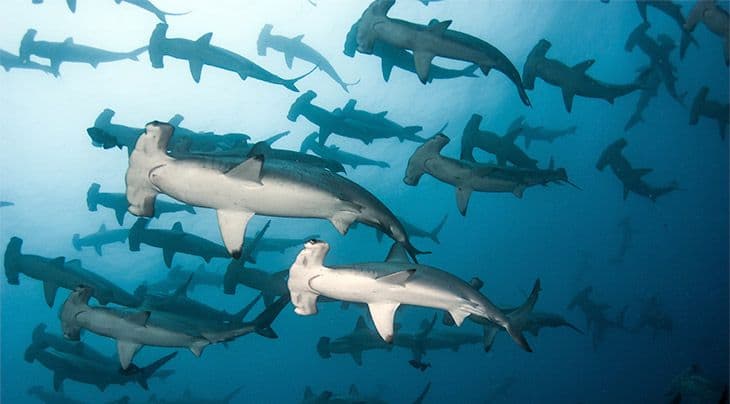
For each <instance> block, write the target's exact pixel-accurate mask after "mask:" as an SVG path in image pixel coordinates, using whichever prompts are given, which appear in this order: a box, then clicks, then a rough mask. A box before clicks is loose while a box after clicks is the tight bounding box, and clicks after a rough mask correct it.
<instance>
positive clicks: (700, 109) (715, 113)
mask: <svg viewBox="0 0 730 404" xmlns="http://www.w3.org/2000/svg"><path fill="white" fill-rule="evenodd" d="M709 92H710V89H709V88H708V87H707V86H704V87H702V88H701V89H700V91H698V92H697V95H696V96H695V98H694V100H693V101H692V109H690V112H689V124H690V125H697V122H699V120H700V117H705V118H708V119H713V120H715V121H716V122H717V128H718V129H719V130H720V138H721V139H723V140H725V137H726V136H727V131H728V129H727V128H728V121H729V120H730V118H728V116H729V115H730V104H728V103H725V104H723V103H722V102H718V101H715V100H708V99H707V94H709Z"/></svg>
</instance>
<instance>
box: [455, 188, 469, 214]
mask: <svg viewBox="0 0 730 404" xmlns="http://www.w3.org/2000/svg"><path fill="white" fill-rule="evenodd" d="M471 192H472V190H471V189H470V188H464V187H459V188H456V206H457V207H458V208H459V213H461V215H462V216H466V208H467V207H468V206H469V197H470V196H471Z"/></svg>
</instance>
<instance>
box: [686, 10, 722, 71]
mask: <svg viewBox="0 0 730 404" xmlns="http://www.w3.org/2000/svg"><path fill="white" fill-rule="evenodd" d="M700 22H703V23H704V24H705V26H706V27H707V29H709V30H710V32H712V33H713V34H715V35H717V36H719V37H720V38H721V39H722V40H723V54H724V56H725V65H728V64H730V15H728V12H727V10H725V9H723V8H722V7H720V6H719V5H718V4H717V1H715V0H698V1H697V2H696V3H695V6H694V7H693V8H692V11H690V12H689V15H688V16H687V22H685V23H684V29H685V30H686V31H688V32H692V31H694V29H695V28H696V27H697V24H699V23H700Z"/></svg>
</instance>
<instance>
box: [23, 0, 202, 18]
mask: <svg viewBox="0 0 730 404" xmlns="http://www.w3.org/2000/svg"><path fill="white" fill-rule="evenodd" d="M114 2H115V3H117V4H122V3H129V4H131V5H133V6H137V7H139V8H141V9H143V10H146V11H149V12H150V13H152V14H154V15H155V16H156V17H157V18H159V19H160V21H162V22H166V19H165V17H166V16H168V15H185V14H188V13H168V12H166V11H162V10H160V9H159V8H157V7H155V5H154V4H152V2H151V1H149V0H114ZM41 3H43V0H33V4H41ZM66 4H67V5H68V8H69V10H71V12H72V13H75V12H76V0H66Z"/></svg>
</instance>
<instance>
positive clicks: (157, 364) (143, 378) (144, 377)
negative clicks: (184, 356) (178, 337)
mask: <svg viewBox="0 0 730 404" xmlns="http://www.w3.org/2000/svg"><path fill="white" fill-rule="evenodd" d="M175 356H177V352H173V353H171V354H168V355H165V356H163V357H162V358H160V359H158V360H156V361H154V362H152V363H151V364H149V365H147V366H145V367H143V368H142V369H140V371H139V373H138V374H137V383H139V385H140V386H142V388H143V389H145V390H147V389H149V386H148V385H147V381H148V380H149V378H150V377H152V375H154V374H155V372H157V370H158V369H160V368H161V367H162V366H164V365H165V364H166V363H167V362H169V361H170V360H171V359H172V358H174V357H175Z"/></svg>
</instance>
